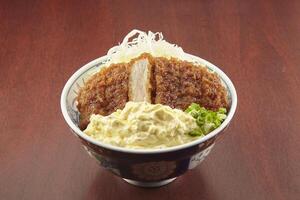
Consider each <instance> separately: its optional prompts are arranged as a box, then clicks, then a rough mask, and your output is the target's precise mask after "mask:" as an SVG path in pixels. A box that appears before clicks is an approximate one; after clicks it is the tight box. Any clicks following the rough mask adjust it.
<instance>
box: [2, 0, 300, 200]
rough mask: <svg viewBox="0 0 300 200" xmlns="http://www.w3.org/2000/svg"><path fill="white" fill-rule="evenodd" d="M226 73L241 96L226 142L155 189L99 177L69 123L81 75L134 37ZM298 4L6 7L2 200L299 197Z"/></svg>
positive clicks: (133, 3) (99, 171)
mask: <svg viewBox="0 0 300 200" xmlns="http://www.w3.org/2000/svg"><path fill="white" fill-rule="evenodd" d="M134 28H139V29H141V30H146V31H147V30H152V31H160V32H163V33H164V36H165V37H166V38H167V40H169V41H170V42H173V43H176V44H178V45H180V46H182V47H184V49H185V51H186V52H189V53H192V54H195V55H198V56H200V57H203V58H204V59H207V60H209V61H211V62H213V63H214V64H216V65H218V66H220V67H221V68H222V69H223V70H224V71H225V72H226V73H227V74H228V75H229V76H230V78H231V79H232V80H233V82H234V84H235V86H236V89H237V92H238V99H239V102H238V110H237V113H236V115H235V118H234V120H233V122H232V123H231V126H230V128H229V129H228V132H227V134H225V135H224V136H223V137H222V138H221V140H219V141H218V143H217V145H216V146H215V148H214V150H213V152H212V153H211V154H210V155H209V157H208V158H207V159H206V160H205V161H204V162H203V163H202V164H201V165H200V166H199V167H197V168H196V169H195V170H192V171H190V172H188V173H187V174H185V175H184V176H182V177H179V178H178V179H177V180H176V181H175V182H173V183H171V184H169V185H167V186H164V187H161V188H157V189H143V188H137V187H134V186H131V185H129V184H127V183H125V182H124V181H123V180H121V179H120V178H117V177H115V176H113V175H112V174H110V173H109V172H107V171H105V170H104V169H102V168H100V167H99V166H98V164H97V163H96V161H94V160H92V159H91V158H90V157H89V156H88V155H87V154H86V153H85V152H84V150H83V148H82V147H81V145H79V141H77V139H76V138H75V137H74V136H73V135H71V134H70V131H69V129H68V127H67V125H66V123H65V121H64V119H63V117H62V115H61V111H60V103H59V101H60V94H61V91H62V88H63V86H64V84H65V83H66V81H67V79H68V78H69V77H70V76H71V74H72V73H74V72H75V70H77V69H78V68H79V67H80V66H82V65H83V64H85V63H87V62H89V61H90V60H92V59H95V58H97V57H99V56H101V55H104V54H106V51H107V50H108V49H109V48H110V47H111V46H112V45H116V44H117V43H118V42H120V41H121V40H122V38H123V37H124V36H125V35H126V34H127V33H128V32H129V31H130V30H132V29H134ZM299 41H300V1H297V0H293V1H279V0H278V1H267V0H266V1H259V0H256V1H255V0H250V1H246V0H245V1H237V0H231V1H208V0H205V1H156V0H152V1H90V0H88V1H80V0H77V1H72V2H71V1H69V2H68V1H1V4H0V45H1V48H0V94H1V97H0V122H1V127H0V134H1V138H0V199H3V200H10V199H51V200H52V199H72V200H75V199H132V200H134V199H178V200H185V199H187V200H191V199H206V200H212V199H222V200H227V199H228V200H235V199H236V200H244V199H249V200H252V199H254V200H261V199H268V200H269V199H272V200H277V199H278V200H279V199H282V200H296V199H299V198H300V132H299V129H300V87H299V85H300V78H299V77H300V42H299Z"/></svg>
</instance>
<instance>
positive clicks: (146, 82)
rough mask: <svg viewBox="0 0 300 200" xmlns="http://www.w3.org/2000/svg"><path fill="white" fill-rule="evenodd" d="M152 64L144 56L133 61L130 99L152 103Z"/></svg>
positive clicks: (130, 77) (130, 78)
mask: <svg viewBox="0 0 300 200" xmlns="http://www.w3.org/2000/svg"><path fill="white" fill-rule="evenodd" d="M150 76H151V65H150V63H149V60H148V58H144V57H143V56H142V57H141V58H139V59H136V60H134V61H133V62H131V71H130V76H129V93H128V96H129V100H130V101H136V102H138V101H147V102H149V103H151V84H150Z"/></svg>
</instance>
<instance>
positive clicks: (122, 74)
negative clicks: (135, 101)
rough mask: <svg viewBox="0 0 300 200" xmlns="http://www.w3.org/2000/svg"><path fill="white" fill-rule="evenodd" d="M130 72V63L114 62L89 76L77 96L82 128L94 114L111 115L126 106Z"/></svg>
mask: <svg viewBox="0 0 300 200" xmlns="http://www.w3.org/2000/svg"><path fill="white" fill-rule="evenodd" d="M129 72H130V66H129V65H128V64H125V63H120V64H112V65H110V66H109V67H106V68H104V69H102V70H101V71H100V72H98V73H97V74H95V75H93V76H92V77H91V78H89V80H88V81H87V83H86V84H85V85H84V86H83V87H82V88H81V89H80V91H79V94H78V96H77V102H78V104H77V109H78V111H79V112H80V123H79V127H80V129H81V130H83V129H85V128H86V127H87V125H88V123H89V119H90V116H91V115H92V114H101V115H109V114H111V113H112V112H114V111H116V110H117V109H122V108H124V106H125V104H126V102H127V101H128V80H129Z"/></svg>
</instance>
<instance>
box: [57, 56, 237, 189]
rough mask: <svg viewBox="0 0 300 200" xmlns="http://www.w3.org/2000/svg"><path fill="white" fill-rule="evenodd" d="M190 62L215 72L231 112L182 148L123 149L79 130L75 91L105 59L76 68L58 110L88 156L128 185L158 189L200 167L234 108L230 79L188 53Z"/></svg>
mask: <svg viewBox="0 0 300 200" xmlns="http://www.w3.org/2000/svg"><path fill="white" fill-rule="evenodd" d="M187 55H188V56H189V58H190V60H191V61H192V62H195V63H197V64H200V65H202V66H206V67H207V68H208V69H209V70H211V71H214V72H215V73H217V74H218V75H219V77H220V79H221V82H222V84H223V85H224V86H225V87H226V88H227V90H228V95H229V103H230V109H229V112H228V113H227V114H228V115H227V118H226V119H225V120H224V122H223V123H222V124H221V125H220V126H219V127H218V128H217V129H215V130H214V131H212V132H211V133H209V134H208V135H206V136H204V137H202V138H199V139H197V140H194V141H192V142H190V143H186V144H183V145H179V146H175V147H170V148H165V149H153V150H151V149H150V150H141V149H126V148H121V147H116V146H112V145H109V144H105V143H102V142H101V141H97V140H95V139H93V138H91V137H89V136H88V135H86V134H85V133H83V132H82V131H81V130H80V129H79V128H78V124H79V112H78V110H77V107H76V97H77V94H78V90H79V89H80V87H81V86H83V85H84V83H85V81H86V80H87V79H88V78H89V77H90V76H91V75H92V74H94V73H96V72H97V71H99V69H100V68H101V67H103V66H104V64H105V62H106V61H107V60H108V58H107V57H106V56H103V57H100V58H98V59H95V60H93V61H91V62H89V63H88V64H86V65H84V66H83V67H81V68H80V69H78V70H77V71H76V72H75V73H74V74H73V75H72V76H71V77H70V79H69V80H68V81H67V83H66V85H65V86H64V88H63V91H62V94H61V110H62V114H63V116H64V119H65V121H66V122H67V124H68V126H69V127H70V128H71V131H72V132H73V133H74V135H75V136H77V137H78V139H79V140H80V141H81V143H82V144H83V146H84V148H85V149H86V151H87V152H88V154H89V155H90V156H91V157H93V158H95V159H96V160H97V161H99V164H100V165H101V166H102V167H104V168H105V169H107V170H109V171H110V172H112V173H113V174H115V175H117V176H119V177H121V178H123V179H124V180H125V181H127V182H128V183H130V184H133V185H137V186H143V187H157V186H162V185H165V184H167V183H170V182H171V181H173V180H174V179H176V177H178V176H180V175H182V174H184V173H185V172H187V171H188V170H190V169H193V168H195V167H196V166H197V165H199V164H200V163H201V162H202V161H203V160H204V158H205V157H206V156H207V155H208V154H209V153H210V151H211V150H212V148H213V147H214V144H215V141H216V139H217V138H218V137H219V136H220V135H221V133H224V131H225V128H226V127H227V126H228V125H229V123H230V121H231V120H232V118H233V116H234V113H235V110H236V107H237V94H236V90H235V88H234V85H233V84H232V82H231V80H230V79H229V78H228V77H227V75H226V74H225V73H224V72H223V71H222V70H220V69H219V68H218V67H216V66H215V65H213V64H211V63H210V62H208V61H206V60H204V59H202V58H199V57H197V56H194V55H191V54H187Z"/></svg>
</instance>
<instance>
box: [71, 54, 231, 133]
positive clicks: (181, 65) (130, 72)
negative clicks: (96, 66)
mask: <svg viewBox="0 0 300 200" xmlns="http://www.w3.org/2000/svg"><path fill="white" fill-rule="evenodd" d="M77 101H78V106H77V108H78V110H79V112H80V114H81V118H80V128H81V129H82V130H83V129H85V128H86V126H87V125H88V123H89V117H90V115H91V114H101V115H109V114H111V113H112V112H114V111H116V110H117V109H122V108H124V106H125V104H126V102H127V101H147V102H151V103H160V104H164V105H168V106H170V107H172V108H178V109H182V110H185V109H186V108H187V107H188V106H189V105H190V104H191V103H199V104H200V105H202V106H204V107H206V108H208V109H212V110H217V109H218V108H220V107H225V108H227V107H228V99H227V91H226V89H225V88H224V86H223V85H222V84H221V82H220V79H219V77H218V76H217V75H216V74H215V73H212V72H209V71H208V69H207V68H204V67H199V66H196V65H194V64H193V63H190V62H186V61H180V60H177V59H175V58H171V59H167V58H162V57H156V58H155V57H152V56H151V55H150V54H142V55H141V56H140V57H138V58H135V59H133V60H132V61H131V62H130V63H127V64H126V63H120V64H112V65H110V66H109V67H106V68H104V69H103V70H101V71H100V72H99V73H97V74H95V75H94V76H92V77H91V78H90V79H89V81H88V82H87V83H86V84H85V85H84V86H83V88H81V90H80V92H79V94H78V98H77Z"/></svg>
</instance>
